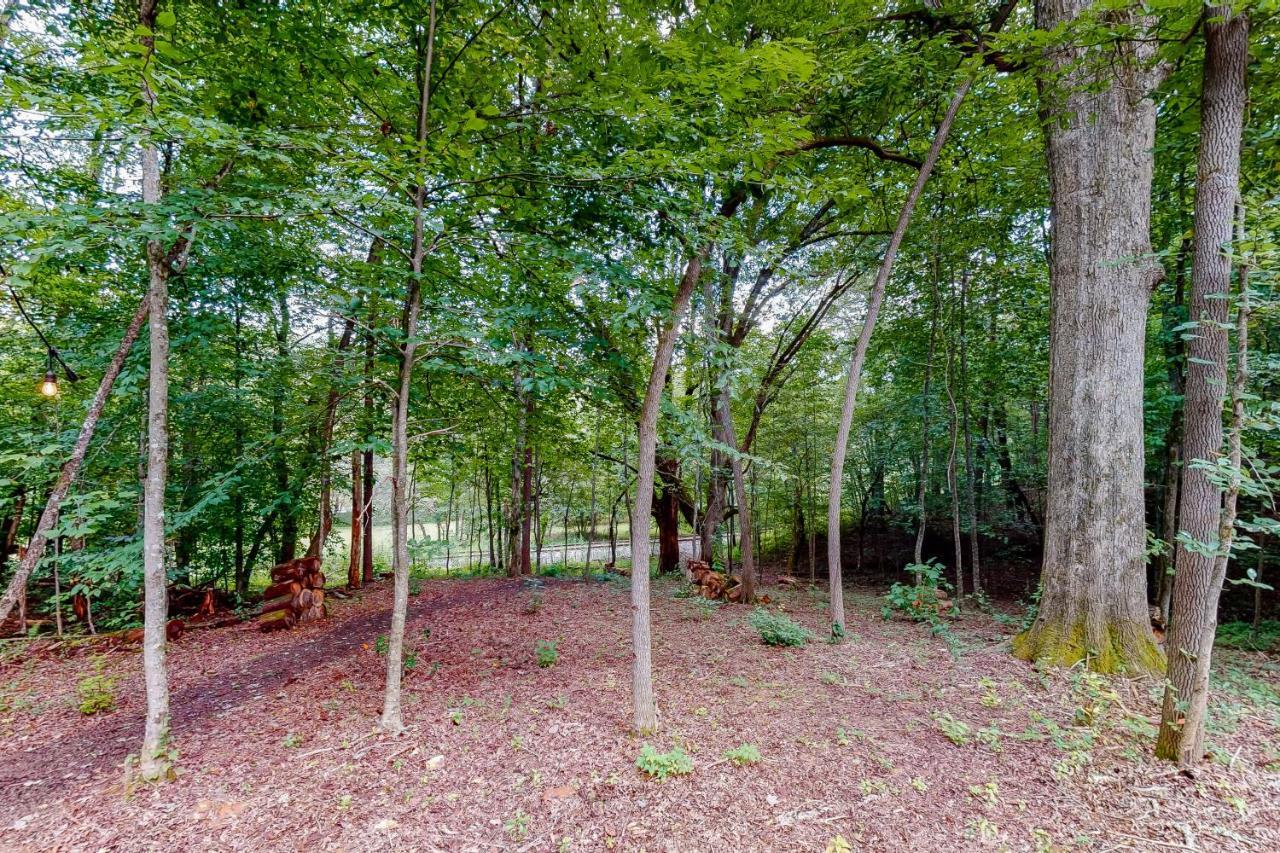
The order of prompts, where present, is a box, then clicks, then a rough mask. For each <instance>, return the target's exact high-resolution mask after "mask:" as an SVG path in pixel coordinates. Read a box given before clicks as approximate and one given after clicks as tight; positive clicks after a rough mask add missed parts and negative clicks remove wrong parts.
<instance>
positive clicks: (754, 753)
mask: <svg viewBox="0 0 1280 853" xmlns="http://www.w3.org/2000/svg"><path fill="white" fill-rule="evenodd" d="M724 757H725V758H727V759H728V760H729V763H730V764H732V765H734V766H736V767H746V766H747V765H749V764H759V763H760V761H761V760H762V759H761V756H760V750H758V749H756V748H755V746H753V745H752V744H749V743H744V744H742V745H741V746H735V747H734V748H733V749H726V750H725V751H724Z"/></svg>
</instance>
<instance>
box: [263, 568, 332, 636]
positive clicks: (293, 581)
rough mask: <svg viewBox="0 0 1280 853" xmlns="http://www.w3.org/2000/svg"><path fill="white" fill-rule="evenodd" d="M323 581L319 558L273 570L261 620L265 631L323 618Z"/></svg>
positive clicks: (264, 595)
mask: <svg viewBox="0 0 1280 853" xmlns="http://www.w3.org/2000/svg"><path fill="white" fill-rule="evenodd" d="M324 581H325V577H324V572H322V571H320V558H319V557H301V558H299V559H297V560H290V561H289V562H287V563H281V564H280V565H278V566H276V567H275V568H274V569H272V570H271V586H269V587H267V588H266V590H265V591H264V592H263V594H262V599H263V601H262V615H261V616H260V617H259V618H258V623H259V625H260V626H261V627H262V630H263V631H283V630H286V629H288V628H292V627H293V626H295V625H299V624H302V623H305V622H313V621H315V620H316V619H322V618H324V616H325V613H326V610H325V606H324V595H325V593H324Z"/></svg>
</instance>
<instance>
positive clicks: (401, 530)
mask: <svg viewBox="0 0 1280 853" xmlns="http://www.w3.org/2000/svg"><path fill="white" fill-rule="evenodd" d="M428 14H429V17H428V22H427V33H426V39H427V42H426V55H425V58H424V59H423V61H422V63H421V64H420V65H419V68H418V74H419V77H420V80H419V82H420V83H421V84H422V89H421V92H422V95H421V98H420V99H419V101H418V124H417V130H416V132H415V134H414V139H415V140H416V142H417V147H418V161H417V167H416V169H415V170H414V175H413V246H412V248H411V249H410V255H409V267H410V276H409V292H408V295H407V296H406V298H405V306H404V320H403V323H402V327H401V331H402V332H403V333H404V343H402V344H401V345H400V375H399V383H398V385H397V388H396V397H395V401H394V403H393V408H392V421H391V503H392V514H391V538H392V542H393V552H392V572H393V573H394V575H395V583H394V586H395V591H394V599H393V602H392V607H391V628H390V630H389V631H388V632H387V682H386V688H385V690H384V692H383V698H382V719H381V720H380V722H379V725H380V726H381V727H382V730H383V731H385V732H389V733H392V734H399V733H400V732H403V731H404V720H403V719H402V715H401V711H400V681H401V678H402V677H403V676H404V623H405V619H406V617H407V611H408V609H409V539H408V531H407V530H406V529H405V525H406V523H407V522H408V519H409V505H408V486H409V391H410V388H411V386H412V383H413V362H414V358H415V357H416V355H417V349H418V341H417V334H418V313H419V311H420V310H421V308H422V262H423V259H424V257H425V256H426V246H425V244H424V240H423V232H424V222H423V207H424V205H425V203H426V185H425V180H426V177H425V174H426V156H427V155H426V145H425V144H424V143H425V141H426V138H427V116H428V114H429V112H430V109H431V72H432V58H433V56H434V53H435V42H436V3H435V0H431V7H430V11H429V13H428Z"/></svg>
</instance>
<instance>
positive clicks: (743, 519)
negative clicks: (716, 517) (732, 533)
mask: <svg viewBox="0 0 1280 853" xmlns="http://www.w3.org/2000/svg"><path fill="white" fill-rule="evenodd" d="M716 411H717V417H718V419H719V421H720V431H721V432H722V433H723V434H724V443H725V444H726V445H728V446H729V447H730V448H733V449H734V450H735V451H736V450H737V449H738V434H737V430H735V429H734V426H733V411H732V410H731V408H730V406H729V386H728V385H726V386H725V387H723V388H721V389H720V393H719V394H718V395H717V403H716ZM729 469H730V470H731V471H732V472H733V499H734V501H735V502H736V503H737V504H738V513H737V517H738V553H739V555H740V556H741V558H742V602H743V603H744V604H749V603H750V602H753V601H755V600H756V561H755V552H754V550H753V549H752V541H751V505H750V504H749V503H747V484H746V479H745V478H744V476H743V473H742V457H741V456H739V455H737V454H736V453H735V455H733V456H732V457H730V459H729Z"/></svg>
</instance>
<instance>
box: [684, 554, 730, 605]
mask: <svg viewBox="0 0 1280 853" xmlns="http://www.w3.org/2000/svg"><path fill="white" fill-rule="evenodd" d="M686 571H687V572H688V577H689V582H690V583H692V584H693V585H694V586H695V587H697V590H698V594H699V595H701V596H702V597H703V598H708V599H711V600H712V601H740V600H741V599H742V581H741V580H740V579H739V578H737V577H734V576H733V575H727V574H725V573H724V572H717V571H716V570H715V569H713V568H711V566H710V564H708V563H706V562H705V561H703V560H690V561H689V562H688V564H687V566H686Z"/></svg>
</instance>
